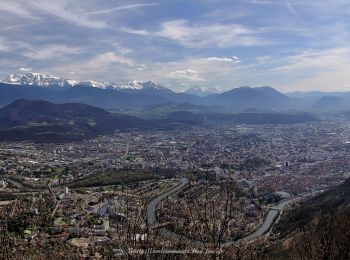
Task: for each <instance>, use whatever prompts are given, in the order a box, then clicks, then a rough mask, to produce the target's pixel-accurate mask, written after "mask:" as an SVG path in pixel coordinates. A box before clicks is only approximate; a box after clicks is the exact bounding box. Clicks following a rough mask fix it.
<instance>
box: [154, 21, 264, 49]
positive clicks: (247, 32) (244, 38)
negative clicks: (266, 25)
mask: <svg viewBox="0 0 350 260" xmlns="http://www.w3.org/2000/svg"><path fill="white" fill-rule="evenodd" d="M258 34H259V32H258V31H256V30H252V29H250V28H248V27H246V26H243V25H240V24H207V25H205V24H190V23H188V22H187V21H186V20H174V21H167V22H164V23H162V25H161V29H160V30H159V31H158V32H156V33H155V35H157V36H160V37H164V38H168V39H170V40H174V41H176V42H178V43H180V44H182V45H184V46H187V47H191V48H199V47H201V48H203V47H219V48H225V47H233V46H256V45H264V44H267V41H266V40H264V39H262V38H260V37H259V36H258Z"/></svg>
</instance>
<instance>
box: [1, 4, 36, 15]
mask: <svg viewBox="0 0 350 260" xmlns="http://www.w3.org/2000/svg"><path fill="white" fill-rule="evenodd" d="M0 12H3V13H7V14H11V15H15V16H19V17H23V18H35V19H38V17H36V16H35V15H33V14H32V13H31V12H30V11H29V10H27V9H25V8H23V5H21V4H20V3H16V2H14V1H6V0H2V1H1V2H0Z"/></svg>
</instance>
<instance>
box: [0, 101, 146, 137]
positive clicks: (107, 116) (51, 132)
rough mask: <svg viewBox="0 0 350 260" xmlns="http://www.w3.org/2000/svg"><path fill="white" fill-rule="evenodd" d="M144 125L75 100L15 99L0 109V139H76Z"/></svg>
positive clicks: (139, 121) (140, 121)
mask: <svg viewBox="0 0 350 260" xmlns="http://www.w3.org/2000/svg"><path fill="white" fill-rule="evenodd" d="M144 126H147V122H145V121H144V120H141V119H138V118H136V117H131V116H127V115H115V114H112V113H109V112H107V111H105V110H103V109H101V108H97V107H93V106H89V105H84V104H78V103H69V104H53V103H50V102H47V101H42V100H17V101H15V102H13V103H11V104H10V105H7V106H5V107H3V108H2V109H0V140H27V139H30V140H34V141H41V142H51V141H57V142H63V141H78V140H82V139H85V138H91V137H94V136H97V135H101V134H107V133H111V132H113V131H114V130H116V129H126V128H131V127H144Z"/></svg>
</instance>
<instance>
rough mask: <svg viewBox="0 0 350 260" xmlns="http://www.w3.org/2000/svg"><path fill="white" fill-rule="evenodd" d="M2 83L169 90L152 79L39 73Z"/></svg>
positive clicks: (8, 78) (16, 77) (13, 78)
mask: <svg viewBox="0 0 350 260" xmlns="http://www.w3.org/2000/svg"><path fill="white" fill-rule="evenodd" d="M1 82H2V83H6V84H12V85H29V86H39V87H66V88H69V87H75V86H86V87H94V88H101V89H117V90H118V89H119V90H143V89H155V90H165V91H170V92H171V90H170V89H167V88H165V87H163V86H161V85H160V84H158V83H155V82H153V81H147V82H143V81H137V80H134V81H130V82H128V83H117V82H100V81H94V80H82V81H79V80H73V79H64V78H59V77H56V76H52V75H48V74H40V73H33V72H31V73H26V74H24V75H22V74H10V75H9V76H8V77H7V78H6V79H4V80H3V81H1Z"/></svg>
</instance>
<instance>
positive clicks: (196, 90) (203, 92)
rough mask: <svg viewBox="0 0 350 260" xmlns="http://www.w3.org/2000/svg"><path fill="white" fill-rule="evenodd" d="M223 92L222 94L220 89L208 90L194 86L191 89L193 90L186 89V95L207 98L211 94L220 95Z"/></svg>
mask: <svg viewBox="0 0 350 260" xmlns="http://www.w3.org/2000/svg"><path fill="white" fill-rule="evenodd" d="M221 92H222V90H221V89H220V88H218V87H215V88H208V87H205V86H194V87H191V88H189V89H186V90H185V91H184V93H187V94H192V95H196V96H207V95H210V94H218V93H221Z"/></svg>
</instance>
